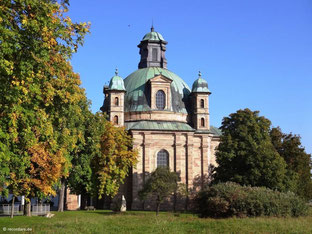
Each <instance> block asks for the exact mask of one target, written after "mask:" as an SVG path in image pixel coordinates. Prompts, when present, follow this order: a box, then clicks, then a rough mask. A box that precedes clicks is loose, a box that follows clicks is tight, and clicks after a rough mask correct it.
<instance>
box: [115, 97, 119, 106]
mask: <svg viewBox="0 0 312 234" xmlns="http://www.w3.org/2000/svg"><path fill="white" fill-rule="evenodd" d="M115 106H119V98H118V97H115Z"/></svg>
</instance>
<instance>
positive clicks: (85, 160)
mask: <svg viewBox="0 0 312 234" xmlns="http://www.w3.org/2000/svg"><path fill="white" fill-rule="evenodd" d="M106 121H107V120H106V119H105V117H104V116H103V115H102V114H100V113H96V114H92V113H91V112H90V111H89V113H88V114H87V118H85V121H84V134H83V136H84V140H83V141H80V142H79V143H78V148H79V150H78V152H77V154H75V155H73V159H72V167H71V169H70V173H69V177H68V185H69V188H70V190H71V192H72V193H75V194H81V195H83V196H86V195H89V196H96V194H97V193H96V191H95V189H94V186H95V185H94V180H93V179H94V178H95V176H94V170H93V167H92V162H93V159H94V157H95V156H96V155H100V154H101V144H100V143H101V136H102V134H103V133H104V132H105V123H106Z"/></svg>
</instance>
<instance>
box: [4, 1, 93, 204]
mask: <svg viewBox="0 0 312 234" xmlns="http://www.w3.org/2000/svg"><path fill="white" fill-rule="evenodd" d="M67 10H68V1H67V0H64V1H60V2H59V3H58V2H57V1H53V0H40V1H39V0H2V1H0V48H1V49H0V92H1V96H0V129H1V130H0V139H1V144H0V161H1V166H0V170H1V171H0V183H1V185H0V188H1V190H2V193H6V194H7V193H8V192H10V193H12V194H13V196H18V195H25V196H26V201H28V207H30V206H29V200H30V198H31V197H32V196H47V195H53V194H54V193H55V191H54V189H53V188H54V185H55V184H56V183H57V182H58V181H59V179H60V178H61V177H62V178H66V176H67V175H68V171H69V168H70V159H71V158H70V155H72V154H73V153H75V150H76V149H77V145H76V143H77V141H78V139H79V138H81V136H82V135H81V131H80V129H79V128H77V124H78V123H79V119H80V118H81V117H82V116H83V113H82V111H81V108H80V106H79V104H80V103H81V102H84V101H85V99H86V98H85V93H84V90H83V89H82V88H81V87H80V84H81V82H80V78H79V75H78V74H75V73H74V72H73V69H72V67H71V65H70V62H69V59H70V58H71V55H72V53H74V52H75V51H76V50H77V48H78V46H79V45H82V43H83V39H84V36H85V34H86V33H87V32H88V25H87V24H86V23H73V22H72V21H71V20H70V18H69V17H66V16H65V15H64V14H65V12H66V11H67ZM2 162H4V163H5V164H2ZM4 165H5V166H4ZM12 200H14V199H12Z"/></svg>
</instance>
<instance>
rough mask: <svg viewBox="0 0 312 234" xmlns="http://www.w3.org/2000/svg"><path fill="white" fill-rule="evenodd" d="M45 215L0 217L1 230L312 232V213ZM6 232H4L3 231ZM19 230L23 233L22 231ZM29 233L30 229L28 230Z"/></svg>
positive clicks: (136, 212)
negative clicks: (225, 216)
mask: <svg viewBox="0 0 312 234" xmlns="http://www.w3.org/2000/svg"><path fill="white" fill-rule="evenodd" d="M53 213H54V214H55V216H54V217H53V218H51V219H48V218H44V217H23V216H16V217H14V218H13V219H10V218H9V217H0V233H2V232H3V230H5V229H4V228H6V232H5V233H15V232H13V231H10V230H9V228H31V229H32V232H34V233H76V234H77V233H170V234H171V233H179V234H180V233H193V234H196V233H312V214H311V215H309V216H307V217H300V218H229V219H201V218H198V217H197V216H196V215H193V214H179V215H175V214H173V213H166V212H161V213H160V214H159V216H158V217H156V215H155V213H154V212H144V211H129V212H126V213H113V212H111V211H104V210H98V211H66V212H63V213H58V212H53ZM3 233H4V232H3ZM16 233H23V232H21V231H19V232H16ZM28 233H29V232H28Z"/></svg>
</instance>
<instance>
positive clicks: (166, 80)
mask: <svg viewBox="0 0 312 234" xmlns="http://www.w3.org/2000/svg"><path fill="white" fill-rule="evenodd" d="M166 45H167V42H166V41H165V40H164V38H163V36H162V35H161V34H160V33H158V32H155V31H154V28H153V27H152V28H151V32H149V33H147V34H146V35H145V36H144V37H143V39H142V40H141V42H140V44H139V45H138V47H139V49H140V55H141V59H140V62H139V65H138V70H136V71H134V72H133V73H131V74H130V75H129V76H127V77H126V78H125V79H123V78H121V77H120V76H118V72H117V71H116V74H115V76H114V77H112V78H111V80H110V83H109V86H104V96H105V99H104V104H103V106H102V107H101V110H102V111H103V112H106V113H107V114H108V118H109V120H110V121H112V122H113V123H114V124H115V125H117V126H124V127H125V128H126V129H127V130H128V132H129V134H131V136H132V137H133V147H134V148H136V149H137V150H138V152H139V158H138V163H137V165H136V167H135V168H133V169H132V171H131V173H130V176H129V178H128V180H127V182H126V185H125V186H123V187H122V191H121V193H123V194H125V196H126V200H127V206H130V207H131V208H132V209H142V208H144V203H143V202H142V201H140V200H139V198H138V191H139V190H140V189H141V188H142V187H143V184H144V183H145V181H146V180H147V178H148V176H149V174H150V173H151V172H152V171H154V170H155V169H156V168H157V167H159V166H168V167H169V168H170V170H172V171H175V172H177V173H178V174H179V176H180V178H181V182H182V183H184V184H186V185H187V187H188V188H189V189H191V188H193V187H194V183H195V181H196V183H198V181H199V182H200V181H202V182H203V179H204V178H205V177H207V176H208V175H209V167H210V165H215V148H216V146H217V145H218V144H219V139H220V134H221V133H220V130H219V129H217V128H215V127H213V126H211V125H210V111H209V95H210V94H211V92H210V91H209V89H208V83H207V81H206V80H204V79H203V78H202V77H201V74H200V73H199V75H198V78H197V79H196V80H195V81H194V83H193V85H192V89H190V88H189V86H188V85H187V84H186V83H185V82H184V81H183V79H182V78H180V77H179V76H178V75H176V74H175V73H173V72H171V71H170V70H168V69H167V60H166V57H165V52H166ZM145 206H146V203H145ZM147 206H148V205H147ZM130 207H129V208H130Z"/></svg>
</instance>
